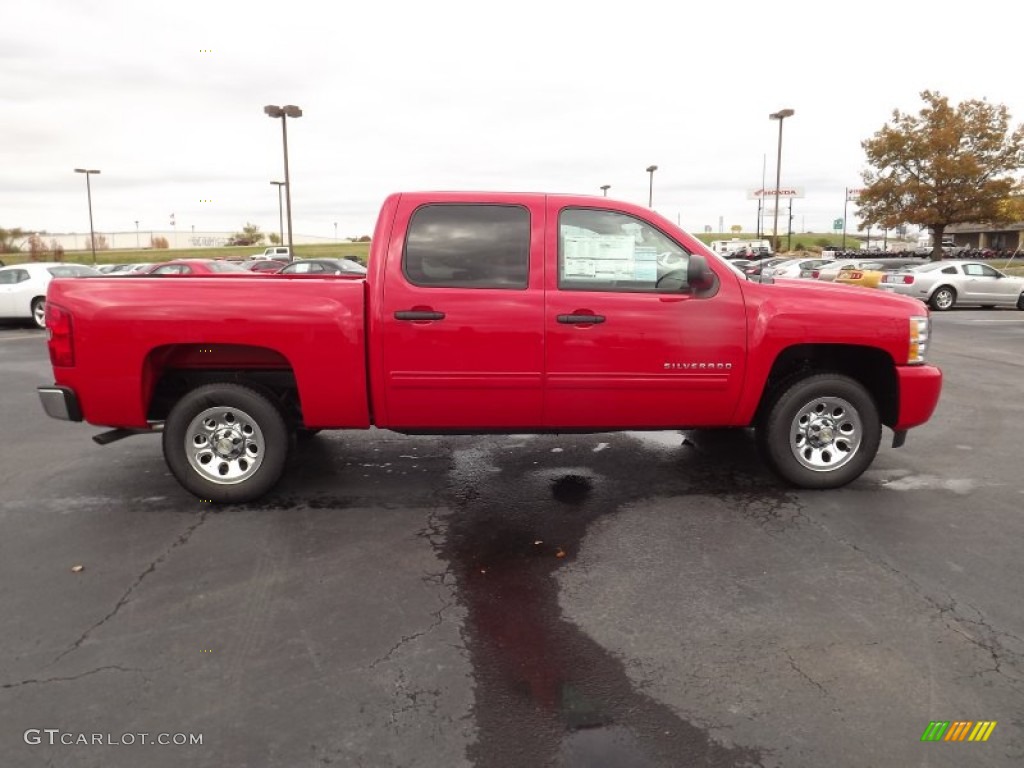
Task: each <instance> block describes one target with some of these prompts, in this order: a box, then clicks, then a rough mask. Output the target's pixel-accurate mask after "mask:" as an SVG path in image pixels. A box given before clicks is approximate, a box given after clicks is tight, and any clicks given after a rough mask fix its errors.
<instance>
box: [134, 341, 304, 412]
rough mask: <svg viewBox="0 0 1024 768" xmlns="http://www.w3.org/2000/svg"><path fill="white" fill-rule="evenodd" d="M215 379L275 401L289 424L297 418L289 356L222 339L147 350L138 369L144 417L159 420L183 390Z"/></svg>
mask: <svg viewBox="0 0 1024 768" xmlns="http://www.w3.org/2000/svg"><path fill="white" fill-rule="evenodd" d="M218 382H228V383H233V384H242V385H244V386H247V387H250V388H252V389H254V390H256V391H257V392H260V393H261V394H263V395H264V396H266V397H267V398H268V399H269V400H270V401H271V402H272V403H274V404H275V405H277V407H278V408H280V410H281V413H282V415H283V416H284V418H285V421H286V422H287V423H288V424H289V426H300V425H301V424H302V406H301V401H300V399H299V390H298V384H297V382H296V379H295V372H294V371H293V370H292V367H291V365H290V364H289V362H288V360H287V359H286V358H285V357H284V356H283V355H281V354H280V353H278V352H276V351H274V350H272V349H267V348H265V347H256V346H248V345H225V344H221V345H216V344H214V345H201V344H181V345H169V346H165V347H159V348H157V349H154V350H153V351H151V352H150V354H149V355H148V356H147V359H146V362H145V367H144V372H143V387H144V391H145V393H146V395H147V397H148V406H147V408H146V418H147V419H148V420H150V421H163V420H165V419H166V418H167V414H169V413H170V411H171V408H173V407H174V405H175V403H177V402H178V400H180V399H181V398H182V397H183V396H184V395H185V394H186V393H187V392H190V391H191V390H193V389H195V388H196V387H201V386H203V385H204V384H215V383H218Z"/></svg>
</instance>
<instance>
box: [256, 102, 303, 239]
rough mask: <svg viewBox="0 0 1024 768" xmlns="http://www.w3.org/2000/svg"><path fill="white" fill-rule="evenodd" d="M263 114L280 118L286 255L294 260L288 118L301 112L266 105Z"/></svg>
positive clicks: (293, 108) (292, 108)
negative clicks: (286, 222)
mask: <svg viewBox="0 0 1024 768" xmlns="http://www.w3.org/2000/svg"><path fill="white" fill-rule="evenodd" d="M263 111H264V113H266V114H267V115H268V116H269V117H273V118H278V117H279V118H281V139H282V141H283V142H284V197H285V204H286V206H287V208H288V255H289V256H290V257H292V258H294V253H295V251H294V249H293V248H292V179H291V175H290V174H289V172H288V118H289V117H293V118H294V117H302V110H301V109H300V108H299V107H296V106H295V105H294V104H285V105H284V106H283V107H278V106H276V105H274V104H268V105H267V106H265V107H264V108H263Z"/></svg>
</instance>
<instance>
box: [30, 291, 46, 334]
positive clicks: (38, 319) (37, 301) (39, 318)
mask: <svg viewBox="0 0 1024 768" xmlns="http://www.w3.org/2000/svg"><path fill="white" fill-rule="evenodd" d="M31 312H32V322H33V323H35V326H36V328H46V299H45V298H44V297H42V296H36V297H35V298H34V299H32V306H31Z"/></svg>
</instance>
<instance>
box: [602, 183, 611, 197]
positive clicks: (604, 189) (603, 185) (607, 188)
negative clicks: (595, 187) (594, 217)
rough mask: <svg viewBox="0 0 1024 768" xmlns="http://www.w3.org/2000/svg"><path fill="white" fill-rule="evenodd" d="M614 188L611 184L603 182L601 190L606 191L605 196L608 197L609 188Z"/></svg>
mask: <svg viewBox="0 0 1024 768" xmlns="http://www.w3.org/2000/svg"><path fill="white" fill-rule="evenodd" d="M611 188H612V185H611V184H602V185H601V191H602V192H604V196H605V197H608V190H609V189H611Z"/></svg>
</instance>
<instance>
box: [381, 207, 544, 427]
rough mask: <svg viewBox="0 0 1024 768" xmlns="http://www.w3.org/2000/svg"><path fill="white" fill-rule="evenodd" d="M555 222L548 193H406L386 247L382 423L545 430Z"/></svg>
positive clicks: (385, 424) (411, 425)
mask: <svg viewBox="0 0 1024 768" xmlns="http://www.w3.org/2000/svg"><path fill="white" fill-rule="evenodd" d="M544 216H545V211H544V197H543V196H542V195H529V196H526V195H516V196H511V195H496V196H494V199H493V201H488V200H487V199H486V198H484V199H483V200H482V198H481V195H480V194H479V193H476V194H472V195H463V196H461V197H460V196H459V195H445V196H444V201H443V202H435V201H430V202H424V200H423V199H422V198H420V199H417V198H415V197H405V196H403V198H402V199H401V201H400V202H399V204H398V208H397V210H396V215H395V227H394V229H393V231H392V234H391V239H390V242H389V245H388V251H387V254H388V255H387V264H386V267H385V275H386V277H385V281H384V286H383V299H382V301H381V302H380V304H381V307H380V310H381V311H380V312H379V314H378V315H377V317H378V323H379V324H378V326H377V327H378V328H379V330H380V336H379V338H378V339H376V342H375V341H374V339H371V342H370V343H371V344H373V343H380V344H381V345H382V349H381V358H382V362H383V365H382V366H381V369H380V370H381V371H382V373H383V376H384V378H385V385H384V391H383V394H384V399H383V403H378V404H377V405H378V412H377V422H378V423H379V424H382V425H384V426H388V427H391V428H394V429H409V430H415V429H423V430H430V429H443V430H446V431H457V430H459V429H466V430H467V431H468V430H473V431H475V430H486V429H487V428H495V429H509V428H515V429H528V428H539V427H540V426H541V421H542V404H543V395H542V375H543V360H544V350H543V343H544V275H543V264H544V258H543V257H544ZM371 354H373V352H372V351H371Z"/></svg>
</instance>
